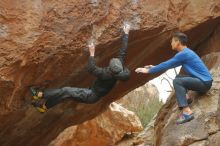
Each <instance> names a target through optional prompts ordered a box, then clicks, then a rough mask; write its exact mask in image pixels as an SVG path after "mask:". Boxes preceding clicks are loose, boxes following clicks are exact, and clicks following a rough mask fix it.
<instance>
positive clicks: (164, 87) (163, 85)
mask: <svg viewBox="0 0 220 146" xmlns="http://www.w3.org/2000/svg"><path fill="white" fill-rule="evenodd" d="M180 69H181V66H180V67H177V68H176V71H177V73H179V71H180ZM165 73H166V74H167V75H168V76H169V77H171V78H172V79H174V78H175V76H176V74H175V71H174V69H169V70H167V71H166V72H165ZM165 73H164V74H162V75H160V76H159V77H157V78H155V79H153V80H151V81H149V82H150V83H152V84H154V85H155V86H156V87H157V89H158V90H159V98H160V100H162V101H163V102H164V103H165V102H166V100H167V98H168V97H169V95H170V92H167V91H171V90H172V89H171V87H170V85H169V83H168V82H167V81H166V80H163V81H162V82H161V80H162V79H163V78H166V79H168V81H169V82H170V83H171V85H172V86H173V81H172V79H170V78H169V77H167V75H166V74H165Z"/></svg>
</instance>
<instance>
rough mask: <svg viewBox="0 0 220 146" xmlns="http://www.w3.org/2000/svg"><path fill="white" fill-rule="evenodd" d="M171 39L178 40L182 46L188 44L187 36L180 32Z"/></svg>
mask: <svg viewBox="0 0 220 146" xmlns="http://www.w3.org/2000/svg"><path fill="white" fill-rule="evenodd" d="M173 38H175V39H178V40H179V41H180V43H181V44H182V45H187V43H188V37H187V35H186V34H184V33H182V32H176V33H175V34H173Z"/></svg>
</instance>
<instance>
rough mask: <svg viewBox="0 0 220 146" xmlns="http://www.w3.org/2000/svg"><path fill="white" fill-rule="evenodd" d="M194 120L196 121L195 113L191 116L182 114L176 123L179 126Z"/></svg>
mask: <svg viewBox="0 0 220 146" xmlns="http://www.w3.org/2000/svg"><path fill="white" fill-rule="evenodd" d="M193 119H194V114H193V113H192V114H190V115H188V114H184V113H182V114H180V115H179V118H178V119H177V121H176V123H177V124H183V123H186V122H189V121H191V120H193Z"/></svg>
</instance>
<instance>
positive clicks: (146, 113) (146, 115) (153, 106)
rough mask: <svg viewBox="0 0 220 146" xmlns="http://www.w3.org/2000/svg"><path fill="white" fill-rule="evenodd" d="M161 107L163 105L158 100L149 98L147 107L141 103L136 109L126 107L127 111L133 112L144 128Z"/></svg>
mask: <svg viewBox="0 0 220 146" xmlns="http://www.w3.org/2000/svg"><path fill="white" fill-rule="evenodd" d="M162 105H163V103H162V102H161V101H159V99H158V98H150V100H149V101H148V104H147V105H146V103H145V104H144V103H143V104H139V105H136V107H128V109H129V110H131V111H133V112H135V114H136V115H137V116H138V117H139V119H140V121H141V123H142V125H143V127H146V126H147V125H148V123H149V122H150V121H151V119H152V118H153V117H154V115H155V114H156V113H157V112H158V111H159V109H160V108H161V106H162Z"/></svg>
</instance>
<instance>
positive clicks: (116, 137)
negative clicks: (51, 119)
mask: <svg viewBox="0 0 220 146" xmlns="http://www.w3.org/2000/svg"><path fill="white" fill-rule="evenodd" d="M140 130H142V125H141V123H140V121H139V119H138V117H137V116H136V115H135V114H134V113H133V112H131V111H128V110H127V109H125V108H123V107H122V106H120V105H119V104H116V103H112V104H111V105H110V106H109V108H108V109H107V111H106V112H104V113H102V114H101V115H99V116H97V117H96V118H94V119H92V120H90V121H86V122H84V123H82V124H80V125H76V126H72V127H69V128H67V129H65V130H64V131H63V132H62V133H61V134H60V135H59V136H58V137H57V138H56V139H55V140H53V141H52V142H51V143H50V145H51V146H78V145H79V146H111V145H115V144H116V143H117V142H118V141H120V140H121V139H122V138H123V137H124V136H125V135H126V134H130V133H132V132H139V131H140Z"/></svg>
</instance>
